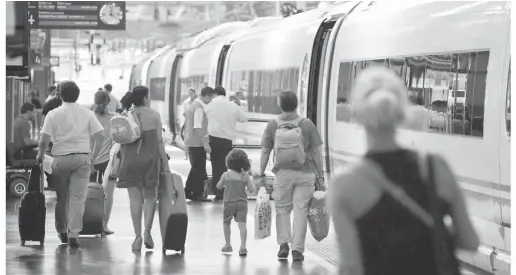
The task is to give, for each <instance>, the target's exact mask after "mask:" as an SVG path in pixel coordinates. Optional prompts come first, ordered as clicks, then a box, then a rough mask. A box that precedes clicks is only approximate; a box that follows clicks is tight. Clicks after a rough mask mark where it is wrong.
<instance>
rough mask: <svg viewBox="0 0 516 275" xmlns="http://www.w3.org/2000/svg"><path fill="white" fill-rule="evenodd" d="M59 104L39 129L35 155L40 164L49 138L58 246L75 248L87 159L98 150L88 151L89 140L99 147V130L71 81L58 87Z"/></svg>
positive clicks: (84, 191)
mask: <svg viewBox="0 0 516 275" xmlns="http://www.w3.org/2000/svg"><path fill="white" fill-rule="evenodd" d="M60 86H61V87H60V89H61V98H62V100H63V105H61V106H60V107H58V108H56V109H54V110H52V111H50V112H49V113H48V114H47V116H46V118H45V121H44V123H43V127H42V129H41V138H40V141H39V153H38V155H37V157H36V159H37V160H38V161H40V162H41V161H42V160H43V159H44V157H45V151H46V150H47V147H48V144H49V142H50V139H51V138H52V139H53V147H52V153H53V157H54V159H53V163H52V181H53V184H54V187H55V190H56V194H57V204H56V213H55V215H56V217H55V219H56V229H57V232H58V233H59V238H60V240H61V242H62V243H67V242H68V243H69V244H70V246H72V247H78V246H79V241H78V237H79V232H81V231H82V223H83V220H82V218H83V214H84V204H85V201H86V193H87V190H88V182H89V177H90V172H91V159H92V158H95V157H96V156H97V155H98V153H99V150H100V147H96V148H95V149H94V151H93V152H91V151H90V140H91V139H93V140H95V143H97V144H102V142H103V140H104V136H103V131H102V130H103V128H102V125H101V124H100V122H99V121H98V119H97V118H96V117H95V115H94V114H93V112H91V111H90V110H88V109H86V108H84V107H81V106H79V105H78V104H77V103H76V102H77V99H78V98H79V95H80V89H79V87H78V86H77V84H75V82H72V81H67V82H64V83H62V84H61V85H60Z"/></svg>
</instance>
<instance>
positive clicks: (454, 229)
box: [328, 67, 479, 275]
mask: <svg viewBox="0 0 516 275" xmlns="http://www.w3.org/2000/svg"><path fill="white" fill-rule="evenodd" d="M352 106H353V116H354V120H355V121H356V122H357V123H358V124H361V125H362V126H363V128H364V130H365V138H366V139H367V149H366V152H365V155H364V156H363V157H362V158H361V159H359V160H358V162H356V163H353V164H349V166H347V167H346V168H347V169H346V170H345V171H344V172H343V173H341V174H340V175H337V176H336V177H334V178H333V180H332V183H331V184H329V190H328V191H329V192H328V197H329V204H328V205H329V208H330V211H331V213H332V219H333V223H334V226H335V231H336V233H337V240H338V244H339V249H340V270H339V274H342V275H344V274H354V275H385V274H397V275H411V274H419V275H444V274H454V275H455V274H459V267H458V264H457V260H456V259H455V256H454V254H455V251H454V250H455V244H456V245H457V248H462V249H466V250H472V251H474V250H476V248H477V246H478V245H479V239H478V237H477V234H476V232H475V230H474V229H473V226H472V223H471V220H470V219H469V216H468V213H467V211H466V206H465V203H464V198H463V196H462V194H461V192H460V189H459V187H458V184H457V181H456V180H455V178H454V174H453V173H452V171H451V169H450V167H449V166H448V164H447V163H446V161H445V160H444V159H443V158H442V157H440V156H438V155H432V154H424V153H421V152H417V151H413V150H411V149H408V148H404V147H403V146H402V145H400V144H399V143H398V142H397V141H396V133H397V130H398V128H399V127H400V126H403V127H405V126H406V125H405V124H406V120H405V116H406V112H407V109H408V108H409V106H410V103H409V101H408V99H407V89H406V88H405V85H404V84H403V82H402V80H401V79H400V78H399V77H398V76H397V75H396V74H395V73H394V72H393V71H391V70H388V69H386V68H384V67H373V68H368V69H366V70H364V71H363V72H362V73H361V74H360V75H359V76H358V78H357V80H356V83H355V87H354V92H353V100H352ZM444 217H449V218H451V219H448V220H451V221H452V222H451V223H445V222H444V220H445V219H444Z"/></svg>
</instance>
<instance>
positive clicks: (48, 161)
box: [43, 155, 54, 174]
mask: <svg viewBox="0 0 516 275" xmlns="http://www.w3.org/2000/svg"><path fill="white" fill-rule="evenodd" d="M53 161H54V158H53V157H51V156H49V155H45V158H44V159H43V171H45V172H47V173H49V174H52V162H53Z"/></svg>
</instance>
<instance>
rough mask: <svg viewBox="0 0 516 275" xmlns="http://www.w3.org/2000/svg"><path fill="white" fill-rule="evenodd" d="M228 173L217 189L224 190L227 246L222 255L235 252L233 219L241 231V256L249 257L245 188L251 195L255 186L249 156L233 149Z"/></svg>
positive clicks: (229, 155)
mask: <svg viewBox="0 0 516 275" xmlns="http://www.w3.org/2000/svg"><path fill="white" fill-rule="evenodd" d="M226 166H227V167H228V171H227V172H224V174H222V176H221V177H220V181H219V182H218V183H217V188H218V189H219V190H221V189H222V188H225V190H224V221H223V223H224V237H225V239H226V245H224V247H222V253H229V252H232V251H233V248H232V247H231V219H232V218H235V221H236V222H237V223H238V228H239V229H240V240H241V244H240V251H239V253H238V254H239V255H240V256H247V249H246V239H247V228H246V222H247V194H246V192H245V187H246V186H247V188H248V189H249V191H250V192H251V193H253V192H254V186H253V184H252V181H251V177H250V176H249V174H248V172H249V170H250V169H251V162H250V161H249V158H248V157H247V154H246V153H245V152H244V151H242V150H240V149H233V150H232V151H231V152H230V153H229V154H228V156H227V158H226Z"/></svg>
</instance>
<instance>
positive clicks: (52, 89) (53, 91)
mask: <svg viewBox="0 0 516 275" xmlns="http://www.w3.org/2000/svg"><path fill="white" fill-rule="evenodd" d="M56 90H57V87H56V86H55V85H52V86H50V87H48V90H47V93H48V96H47V98H46V99H45V104H46V103H47V102H49V101H50V100H51V99H52V98H55V97H56V94H57V91H56Z"/></svg>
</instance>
